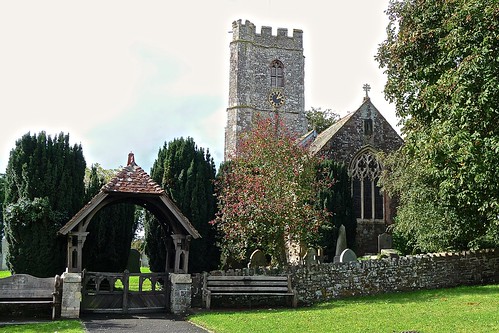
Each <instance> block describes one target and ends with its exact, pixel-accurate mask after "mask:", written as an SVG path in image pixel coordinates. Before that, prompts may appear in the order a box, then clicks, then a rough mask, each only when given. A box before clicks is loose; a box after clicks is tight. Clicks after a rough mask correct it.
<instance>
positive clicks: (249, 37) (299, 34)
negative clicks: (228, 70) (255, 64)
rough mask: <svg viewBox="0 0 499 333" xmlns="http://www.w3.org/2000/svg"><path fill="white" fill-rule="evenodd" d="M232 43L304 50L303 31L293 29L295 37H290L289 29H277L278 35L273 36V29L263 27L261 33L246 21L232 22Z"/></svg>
mask: <svg viewBox="0 0 499 333" xmlns="http://www.w3.org/2000/svg"><path fill="white" fill-rule="evenodd" d="M232 41H248V42H253V43H256V44H259V45H262V46H270V47H271V46H275V47H278V48H286V49H298V50H302V49H303V31H302V30H300V29H293V36H288V29H286V28H277V35H273V34H272V27H268V26H262V27H261V29H260V33H257V32H256V27H255V25H254V24H253V23H251V22H250V21H248V20H246V21H245V22H244V23H243V22H242V20H237V21H234V22H232Z"/></svg>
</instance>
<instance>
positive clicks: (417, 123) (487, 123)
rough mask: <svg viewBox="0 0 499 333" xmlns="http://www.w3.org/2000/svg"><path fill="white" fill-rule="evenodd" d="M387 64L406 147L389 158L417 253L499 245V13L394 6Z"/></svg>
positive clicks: (442, 5) (456, 0)
mask: <svg viewBox="0 0 499 333" xmlns="http://www.w3.org/2000/svg"><path fill="white" fill-rule="evenodd" d="M387 14H388V16H389V19H390V23H389V25H388V28H387V39H386V40H385V41H384V42H383V43H382V44H381V46H380V48H379V50H378V54H377V60H378V61H379V63H380V66H381V67H384V68H385V73H386V74H387V76H388V81H387V84H386V86H385V94H386V96H387V98H388V100H389V101H390V102H394V103H395V105H396V110H397V115H398V116H399V117H400V118H401V124H402V125H403V129H402V132H403V133H404V134H405V145H404V146H403V147H402V148H401V150H400V151H398V152H396V154H395V156H392V157H389V158H387V159H386V160H385V167H386V169H387V171H389V172H388V173H385V176H384V180H383V181H384V184H385V189H386V190H388V191H389V192H390V193H391V194H392V196H393V195H394V194H395V195H398V196H399V197H400V207H399V208H398V218H397V224H396V227H395V231H396V232H398V233H399V234H400V235H401V236H402V237H405V238H406V239H407V240H408V241H409V242H410V244H411V246H412V248H413V250H416V251H438V250H447V249H475V248H480V247H487V246H497V245H499V231H498V230H499V198H498V194H499V182H497V175H498V174H499V127H498V126H497V119H498V118H499V107H498V105H499V88H498V87H499V74H498V73H499V58H498V57H497V54H498V52H499V38H498V36H499V7H498V5H497V1H495V0H453V1H438V0H430V1H416V0H410V1H409V0H405V1H402V0H392V1H390V4H389V7H388V10H387Z"/></svg>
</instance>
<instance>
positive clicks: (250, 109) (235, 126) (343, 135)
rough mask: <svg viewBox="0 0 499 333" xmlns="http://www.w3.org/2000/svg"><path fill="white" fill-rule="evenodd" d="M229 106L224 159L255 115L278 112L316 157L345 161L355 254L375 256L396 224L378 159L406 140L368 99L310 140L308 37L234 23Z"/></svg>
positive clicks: (231, 44)
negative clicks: (389, 228)
mask: <svg viewBox="0 0 499 333" xmlns="http://www.w3.org/2000/svg"><path fill="white" fill-rule="evenodd" d="M229 74H230V78H229V105H228V108H227V126H226V128H225V159H230V157H231V156H233V154H235V153H236V152H237V138H238V136H239V135H240V134H241V133H244V132H245V131H248V130H249V129H250V128H251V125H252V123H253V119H254V116H255V115H257V114H260V115H271V114H274V113H277V114H278V116H279V118H280V120H281V121H282V122H283V124H284V126H286V127H287V129H288V130H290V131H291V132H292V133H293V134H295V135H296V136H297V137H303V138H304V140H307V146H308V147H309V150H310V153H312V154H314V155H320V156H324V157H326V158H329V159H333V160H335V161H338V162H343V163H344V164H345V165H346V166H347V167H348V170H349V174H350V176H351V181H352V200H353V206H354V212H355V214H356V218H357V235H356V242H357V254H359V255H362V254H365V253H376V252H377V250H378V248H377V237H378V235H380V234H382V233H383V232H385V230H386V227H387V226H388V225H389V224H391V223H392V215H393V213H392V212H393V211H394V209H393V207H392V206H393V205H392V204H391V201H390V199H389V198H388V197H387V196H386V195H384V194H383V193H382V192H381V191H380V188H379V186H378V185H377V180H378V178H379V175H380V172H381V170H382V165H381V164H380V162H379V161H378V160H377V158H376V154H377V153H378V152H381V151H383V152H389V151H393V150H395V149H397V148H399V147H400V146H401V145H402V144H403V141H402V138H401V137H400V136H399V135H398V134H397V132H396V131H395V130H394V129H393V128H392V127H391V125H390V124H389V123H388V122H387V121H386V119H385V118H384V117H383V115H382V114H381V113H380V111H379V110H378V109H377V108H376V107H375V105H374V104H373V103H372V101H371V100H370V98H369V96H368V91H369V86H368V85H365V86H364V90H365V91H366V97H365V98H364V100H363V101H362V104H361V105H360V106H359V108H358V109H357V110H355V111H354V112H351V113H349V114H348V115H347V116H345V117H343V118H342V119H340V120H338V121H337V122H336V123H335V124H333V125H332V126H331V127H329V128H328V129H326V130H324V131H323V132H322V133H319V134H317V133H315V132H309V133H307V120H306V116H305V97H304V95H305V94H304V88H305V87H304V77H305V57H304V55H303V32H302V31H301V30H298V29H294V30H293V32H292V35H291V36H288V30H287V29H282V28H278V29H277V34H275V35H273V34H272V28H270V27H265V26H264V27H262V28H261V31H260V33H257V32H256V28H255V25H254V24H253V23H251V22H249V21H246V22H244V23H243V22H242V21H241V20H238V21H235V22H233V23H232V42H231V43H230V73H229Z"/></svg>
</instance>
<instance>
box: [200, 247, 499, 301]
mask: <svg viewBox="0 0 499 333" xmlns="http://www.w3.org/2000/svg"><path fill="white" fill-rule="evenodd" d="M211 274H219V275H257V274H265V275H286V274H290V275H291V277H292V281H293V286H294V288H296V290H297V292H298V299H299V303H300V304H301V305H305V304H312V303H315V302H322V301H327V300H332V299H338V298H346V297H351V296H360V295H375V294H381V293H390V292H399V291H412V290H421V289H438V288H447V287H456V286H463V285H481V284H491V283H499V249H491V250H483V251H478V252H461V253H434V254H425V255H414V256H403V257H399V258H390V259H389V258H386V259H378V260H365V261H358V262H350V263H334V264H333V263H326V264H317V265H310V266H306V265H300V266H293V267H289V268H287V269H286V270H284V271H279V270H273V269H264V268H260V269H243V270H231V271H223V272H222V271H215V272H212V273H211ZM193 281H194V282H195V283H193V293H192V295H193V305H194V306H200V304H201V290H202V278H201V277H200V276H197V278H193ZM199 283H201V285H197V284H199Z"/></svg>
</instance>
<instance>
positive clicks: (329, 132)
mask: <svg viewBox="0 0 499 333" xmlns="http://www.w3.org/2000/svg"><path fill="white" fill-rule="evenodd" d="M354 113H355V112H352V113H349V114H347V115H346V116H344V117H343V118H341V119H340V120H338V121H337V122H335V123H334V124H332V125H331V126H329V127H328V128H327V129H325V130H324V131H322V132H321V133H320V134H319V135H317V138H316V139H315V140H314V142H312V144H311V145H310V147H309V152H310V153H311V154H312V155H315V154H317V153H318V152H319V151H321V149H322V147H324V145H325V144H326V143H328V141H329V140H331V138H332V137H334V135H335V134H336V133H337V132H338V131H339V130H340V129H341V128H342V127H343V125H345V124H346V122H347V121H348V120H349V119H350V118H351V117H352V116H353V115H354Z"/></svg>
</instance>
